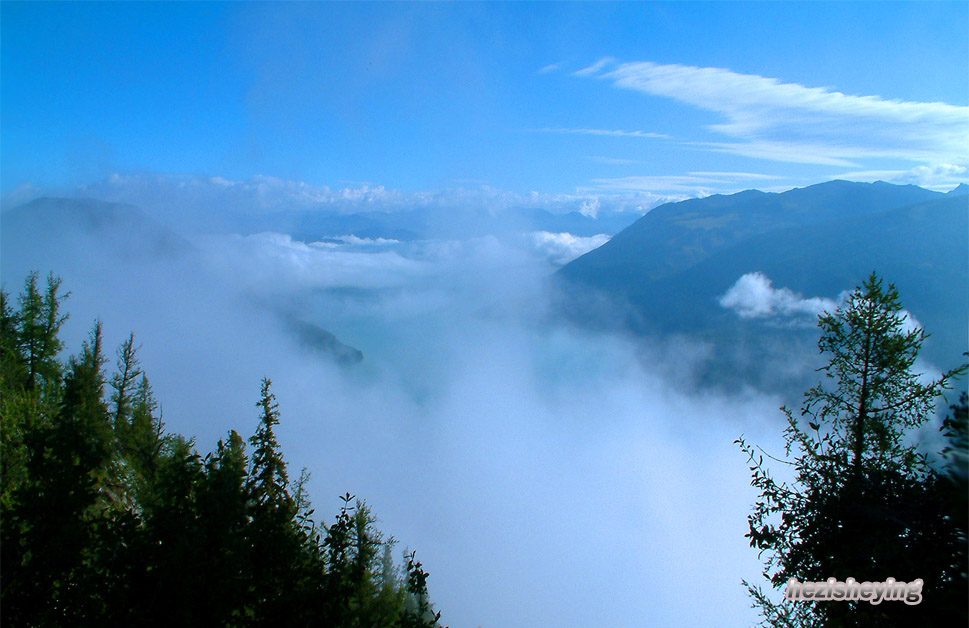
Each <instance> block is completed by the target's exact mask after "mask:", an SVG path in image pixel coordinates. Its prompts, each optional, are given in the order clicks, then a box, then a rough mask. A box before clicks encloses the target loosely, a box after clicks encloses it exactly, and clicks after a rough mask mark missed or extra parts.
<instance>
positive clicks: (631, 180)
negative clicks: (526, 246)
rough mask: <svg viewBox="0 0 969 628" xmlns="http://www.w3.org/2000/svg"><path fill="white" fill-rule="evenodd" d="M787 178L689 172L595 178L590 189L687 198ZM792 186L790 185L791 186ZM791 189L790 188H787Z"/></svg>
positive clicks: (749, 174) (738, 173)
mask: <svg viewBox="0 0 969 628" xmlns="http://www.w3.org/2000/svg"><path fill="white" fill-rule="evenodd" d="M782 179H783V177H779V176H775V175H770V174H762V173H756V172H688V173H686V174H684V175H644V176H631V177H616V178H608V179H593V180H592V184H593V185H592V186H591V187H590V188H589V190H590V191H591V190H598V191H603V192H614V193H619V192H625V193H632V192H640V193H642V192H652V193H658V192H667V193H673V194H685V196H687V197H688V196H697V195H699V196H706V195H709V194H718V193H726V192H737V191H739V190H741V189H746V188H749V187H753V186H755V185H756V186H757V187H762V185H758V184H762V183H763V182H768V181H780V180H782ZM788 187H789V186H788ZM784 189H788V188H784Z"/></svg>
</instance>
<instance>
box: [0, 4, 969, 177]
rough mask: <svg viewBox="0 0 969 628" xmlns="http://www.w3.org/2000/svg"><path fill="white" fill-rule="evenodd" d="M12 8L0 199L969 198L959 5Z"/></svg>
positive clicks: (967, 92) (968, 21)
mask: <svg viewBox="0 0 969 628" xmlns="http://www.w3.org/2000/svg"><path fill="white" fill-rule="evenodd" d="M0 6H2V9H0V10H2V50H0V52H2V66H0V70H2V92H0V105H2V122H0V124H2V138H0V149H2V150H0V159H2V162H0V165H2V181H0V184H2V192H3V193H4V194H9V193H11V192H12V191H14V190H15V189H16V188H17V187H18V186H21V185H24V184H31V185H33V186H37V187H41V188H48V189H49V188H65V187H70V186H76V185H80V184H87V183H91V182H95V181H99V180H102V179H105V178H107V177H109V176H110V175H112V174H116V173H118V174H122V175H142V174H153V175H154V174H161V175H174V174H190V175H202V176H209V177H223V178H226V179H229V180H234V181H245V180H249V179H251V178H252V177H254V176H257V175H265V176H269V177H276V178H279V179H282V180H287V181H300V182H305V183H307V184H309V185H312V186H329V187H331V188H334V189H341V188H345V187H356V186H361V185H370V186H385V187H386V188H388V189H394V190H401V191H403V192H406V193H412V192H417V191H428V190H440V189H454V188H467V189H475V188H480V187H482V186H487V187H489V188H494V189H498V190H507V191H509V192H513V193H516V194H527V193H529V192H532V191H535V192H538V193H539V194H549V195H552V194H576V193H581V194H600V195H605V196H608V195H612V194H630V193H632V194H636V193H655V194H686V195H693V194H702V193H709V192H717V191H734V190H739V189H745V188H749V187H759V188H761V189H782V188H788V187H792V186H802V185H808V184H811V183H815V182H819V181H824V180H827V179H830V178H833V177H843V178H851V179H855V180H874V179H885V180H892V181H897V182H914V183H920V184H923V185H927V186H934V187H936V188H938V189H947V188H948V187H952V186H954V185H955V184H956V183H958V182H960V181H966V180H969V170H967V166H969V148H967V147H969V107H967V105H969V13H967V8H969V5H967V4H966V3H965V2H953V3H931V2H919V3H903V2H898V3H896V2H891V3H849V4H830V3H807V4H800V3H752V4H747V3H731V2H718V3H672V4H664V3H643V4H640V3H624V4H599V3H596V4H578V3H568V4H555V3H539V4H526V3H506V4H474V3H468V4H466V3H458V4H423V3H422V4H361V3H350V4H331V3H325V4H317V3H296V4H283V3H270V4H256V3H242V4H232V3H205V4H181V3H179V4H175V3H163V4H148V3H111V4H89V3H83V4H74V3H51V4H46V3H26V4H21V3H13V2H3V3H2V5H0Z"/></svg>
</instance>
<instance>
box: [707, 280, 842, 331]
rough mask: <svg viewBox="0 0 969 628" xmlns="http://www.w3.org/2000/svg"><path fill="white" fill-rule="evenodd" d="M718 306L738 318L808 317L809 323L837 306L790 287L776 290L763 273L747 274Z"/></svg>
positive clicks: (721, 298)
mask: <svg viewBox="0 0 969 628" xmlns="http://www.w3.org/2000/svg"><path fill="white" fill-rule="evenodd" d="M719 302H720V306H721V307H724V308H726V309H728V310H733V311H734V312H736V313H737V315H739V316H740V317H741V318H771V317H785V318H796V317H805V316H810V317H811V319H812V320H811V321H810V323H811V324H812V325H813V324H814V320H813V319H814V318H815V317H817V315H819V314H821V313H822V312H824V311H830V312H833V311H834V310H835V308H836V307H838V303H837V302H836V301H834V300H832V299H826V298H823V297H812V298H809V299H806V298H804V297H803V296H801V295H800V294H798V293H796V292H794V291H792V290H790V289H789V288H780V289H778V288H775V287H774V286H773V284H772V282H771V280H770V279H769V278H768V277H767V276H766V275H764V274H763V273H759V272H755V273H747V274H746V275H743V276H742V277H741V278H740V279H738V280H737V281H736V283H734V285H732V286H730V288H729V289H728V290H727V292H726V293H724V294H723V296H721V297H720V299H719Z"/></svg>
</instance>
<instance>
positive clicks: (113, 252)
mask: <svg viewBox="0 0 969 628" xmlns="http://www.w3.org/2000/svg"><path fill="white" fill-rule="evenodd" d="M0 245H2V246H0V261H2V265H0V268H2V270H3V275H2V277H0V279H2V280H3V281H4V282H6V280H7V279H9V275H10V274H11V272H12V273H14V274H18V273H19V274H26V272H28V271H31V270H44V272H46V271H47V270H50V271H52V272H54V274H57V275H63V274H67V273H69V271H70V270H72V269H73V268H75V267H77V266H79V265H81V266H83V265H93V266H94V267H99V265H101V267H110V268H112V269H113V270H114V271H117V270H118V269H119V268H125V267H126V262H132V261H135V262H146V263H147V266H141V267H142V268H148V267H152V265H153V264H155V263H158V262H162V263H165V262H169V261H172V260H175V259H176V258H178V259H181V260H182V261H188V262H189V263H190V264H194V263H195V260H193V259H192V258H191V257H189V256H190V254H191V253H192V252H193V251H194V249H193V247H192V245H191V244H190V243H189V242H188V241H187V240H185V239H184V238H182V237H181V236H179V235H178V234H176V233H175V232H174V231H171V230H170V229H168V228H167V227H164V226H162V225H161V224H159V223H157V222H155V221H154V220H152V219H151V218H150V217H149V216H148V215H147V214H145V213H144V212H143V211H141V210H140V209H139V208H137V207H135V206H133V205H127V204H122V203H109V202H105V201H99V200H94V199H76V198H38V199H36V200H33V201H30V202H29V203H26V204H24V205H21V206H19V207H15V208H11V209H8V210H5V211H3V212H2V213H0ZM111 276H112V274H111V272H105V273H104V277H105V279H104V280H105V281H110V279H109V278H110V277H111ZM18 281H19V277H18ZM4 287H5V289H7V290H13V291H16V290H17V289H18V287H17V286H10V285H5V286H4ZM144 287H145V289H148V290H150V289H152V286H151V285H146V286H144ZM79 288H80V287H79V286H73V287H72V289H79ZM278 317H279V319H280V320H281V322H282V329H283V330H284V332H286V333H288V334H290V335H291V336H293V337H295V338H296V340H297V341H298V342H299V343H300V345H301V346H303V347H304V348H305V349H306V350H308V351H310V352H312V353H314V354H317V355H319V356H322V357H325V358H328V359H333V360H335V361H336V362H337V363H338V364H341V365H350V364H355V363H357V362H360V361H361V360H363V353H361V352H360V351H359V350H358V349H355V348H353V347H351V346H349V345H346V344H344V343H342V342H340V341H339V340H338V339H337V338H336V336H334V335H333V334H332V333H330V332H328V331H326V330H324V329H322V328H320V327H318V326H316V325H313V324H311V323H306V322H304V321H301V320H299V319H297V318H295V317H294V316H292V315H290V314H285V313H281V312H279V313H278Z"/></svg>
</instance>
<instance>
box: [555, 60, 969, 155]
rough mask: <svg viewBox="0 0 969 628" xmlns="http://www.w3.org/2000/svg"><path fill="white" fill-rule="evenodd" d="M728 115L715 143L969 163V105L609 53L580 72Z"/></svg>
mask: <svg viewBox="0 0 969 628" xmlns="http://www.w3.org/2000/svg"><path fill="white" fill-rule="evenodd" d="M574 74H575V75H578V76H586V77H594V78H599V79H602V80H606V81H610V82H612V84H613V85H614V86H616V87H619V88H623V89H630V90H634V91H638V92H642V93H645V94H649V95H652V96H662V97H666V98H672V99H674V100H677V101H679V102H682V103H686V104H689V105H693V106H695V107H698V108H700V109H705V110H707V111H712V112H715V113H718V114H720V115H722V116H723V117H724V118H725V120H724V122H722V123H718V124H713V125H709V126H708V127H707V128H708V130H710V131H712V132H714V133H717V134H720V135H723V136H726V137H728V138H730V139H729V140H728V141H723V142H717V141H712V142H695V143H694V145H696V146H700V147H704V148H706V149H709V150H714V151H720V152H727V153H732V154H737V155H742V156H746V157H755V158H760V159H766V160H771V161H781V162H791V163H811V164H822V165H836V166H842V167H857V166H858V162H859V161H861V160H864V159H870V158H894V159H903V160H908V161H913V162H920V163H956V164H959V163H969V107H961V106H955V105H950V104H946V103H940V102H929V103H925V102H906V101H901V100H890V99H885V98H882V97H880V96H854V95H849V94H844V93H842V92H839V91H835V90H833V89H830V88H826V87H808V86H805V85H800V84H798V83H784V82H781V81H780V80H778V79H774V78H768V77H763V76H759V75H755V74H740V73H737V72H733V71H731V70H729V69H725V68H703V67H695V66H686V65H679V64H665V65H664V64H658V63H652V62H648V61H647V62H631V63H620V64H617V63H616V62H615V61H613V60H611V59H602V60H600V61H598V62H596V63H595V64H593V65H591V66H589V67H587V68H584V69H582V70H579V71H578V72H575V73H574Z"/></svg>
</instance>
